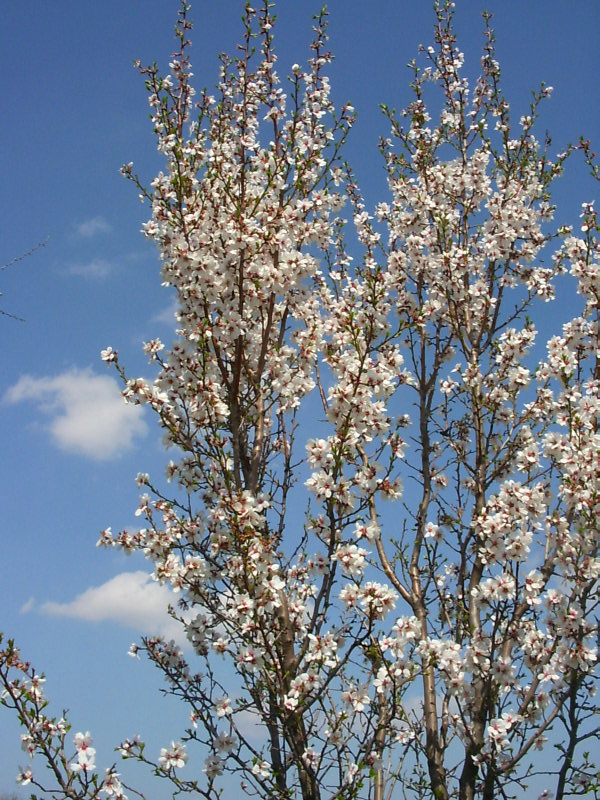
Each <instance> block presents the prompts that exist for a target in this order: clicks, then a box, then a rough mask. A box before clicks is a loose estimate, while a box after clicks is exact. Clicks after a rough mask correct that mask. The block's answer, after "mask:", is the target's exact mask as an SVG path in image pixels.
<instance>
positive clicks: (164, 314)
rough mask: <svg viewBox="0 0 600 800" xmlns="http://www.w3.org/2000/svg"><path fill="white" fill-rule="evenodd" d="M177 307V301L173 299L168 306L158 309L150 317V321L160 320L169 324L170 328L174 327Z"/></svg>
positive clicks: (164, 323)
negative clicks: (156, 312)
mask: <svg viewBox="0 0 600 800" xmlns="http://www.w3.org/2000/svg"><path fill="white" fill-rule="evenodd" d="M178 309H179V303H178V302H177V300H176V299H174V300H173V301H172V302H171V303H169V305H168V306H166V307H165V308H163V310H162V311H159V312H158V314H155V315H154V316H153V317H152V320H151V321H152V322H160V323H161V324H163V325H169V326H170V327H171V328H174V327H175V314H176V313H177V311H178Z"/></svg>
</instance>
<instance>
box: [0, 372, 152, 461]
mask: <svg viewBox="0 0 600 800" xmlns="http://www.w3.org/2000/svg"><path fill="white" fill-rule="evenodd" d="M26 400H30V401H32V402H34V403H35V404H36V405H37V406H38V408H39V409H40V411H42V413H44V414H46V415H47V416H49V417H50V421H49V423H48V425H47V429H48V431H49V433H50V436H51V437H52V440H53V442H54V444H56V445H57V446H58V447H59V448H60V449H61V450H65V451H66V452H69V453H76V454H77V455H82V456H87V457H88V458H93V459H96V460H99V461H102V460H106V459H110V458H114V457H115V456H118V455H120V454H122V453H123V452H125V451H126V450H129V449H131V447H132V446H133V444H134V441H135V439H136V438H137V437H141V436H144V435H145V434H146V432H147V429H148V428H147V425H146V423H145V421H144V418H143V411H142V409H141V408H140V407H139V406H132V405H127V404H126V403H125V401H124V400H123V398H122V397H121V393H120V391H119V385H118V383H117V381H116V380H115V379H114V378H112V377H110V376H109V375H96V374H95V373H94V372H93V371H92V370H91V369H89V368H88V369H83V370H78V369H73V370H70V371H67V372H63V373H61V374H59V375H55V376H54V377H45V378H36V377H34V376H32V375H23V376H22V377H21V378H20V379H19V380H18V382H17V383H16V384H15V385H14V386H11V388H10V389H8V391H7V392H6V394H5V395H4V401H5V402H8V403H20V402H23V401H26Z"/></svg>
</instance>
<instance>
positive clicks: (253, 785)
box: [0, 0, 600, 800]
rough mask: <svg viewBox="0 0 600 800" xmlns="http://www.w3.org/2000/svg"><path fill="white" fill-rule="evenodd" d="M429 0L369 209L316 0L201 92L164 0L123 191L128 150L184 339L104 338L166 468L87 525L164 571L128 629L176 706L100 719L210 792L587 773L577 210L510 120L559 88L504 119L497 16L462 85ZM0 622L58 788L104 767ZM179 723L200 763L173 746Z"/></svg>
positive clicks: (253, 31) (529, 123) (594, 307)
mask: <svg viewBox="0 0 600 800" xmlns="http://www.w3.org/2000/svg"><path fill="white" fill-rule="evenodd" d="M452 8H453V5H452V3H449V2H441V1H440V2H438V3H437V4H436V7H435V15H436V28H435V45H434V46H432V47H430V48H428V49H426V50H423V52H422V53H421V58H422V60H423V61H424V65H418V64H417V63H416V62H415V63H414V64H413V73H414V74H413V81H412V89H413V93H414V99H413V102H412V103H411V105H410V106H409V107H408V109H406V110H405V111H404V112H402V114H401V115H400V117H396V115H395V114H394V113H393V112H392V111H390V110H388V109H384V110H385V112H386V114H387V117H388V120H389V123H390V124H391V134H390V136H389V138H386V139H384V140H383V141H382V142H381V151H382V154H383V157H384V159H385V165H386V167H387V174H388V184H389V193H390V197H389V199H388V202H384V203H381V204H380V205H378V206H377V208H376V210H375V213H374V215H370V214H369V212H368V210H367V209H366V208H365V204H364V202H363V200H362V198H361V195H360V191H359V189H358V187H357V186H356V184H355V181H354V179H353V177H352V173H351V171H350V169H349V168H348V167H347V165H345V164H344V162H343V161H342V155H341V147H342V145H343V142H344V139H345V138H346V135H347V133H348V131H349V129H350V127H351V125H352V122H353V119H354V112H353V109H352V108H351V107H350V106H345V107H343V108H342V109H341V111H340V112H337V113H336V111H335V110H334V108H333V106H332V103H331V100H330V90H329V83H328V80H327V77H326V74H325V73H326V68H327V65H328V64H329V62H330V60H331V56H330V54H329V52H328V51H327V35H326V14H325V11H323V12H321V14H320V15H319V16H318V17H316V18H315V27H314V30H315V38H314V41H313V43H312V45H311V49H312V53H311V58H310V60H309V62H308V67H307V68H306V69H302V68H301V67H300V66H298V65H294V66H293V67H292V74H291V77H290V83H289V89H288V90H287V93H286V92H284V88H283V85H282V83H281V82H280V78H279V76H278V72H277V59H276V55H275V52H274V49H273V25H274V17H273V15H272V9H271V6H270V4H269V3H268V2H266V0H265V2H264V3H263V4H262V5H261V8H260V9H259V10H255V9H253V8H252V7H251V6H250V5H246V7H245V32H244V38H243V41H242V44H241V46H240V47H239V49H238V51H237V55H236V56H235V57H234V58H227V57H223V58H222V61H221V76H220V82H219V86H218V90H217V92H216V93H215V95H214V96H211V95H208V94H207V93H202V94H201V95H200V96H199V99H198V100H195V99H194V93H193V90H192V88H191V85H190V78H191V74H190V67H189V62H188V58H187V48H188V44H189V42H188V34H189V29H190V27H191V26H190V22H189V20H188V17H187V12H188V8H187V6H186V5H185V4H184V5H183V6H182V11H181V13H180V17H179V23H178V26H177V35H178V38H179V44H180V48H179V51H178V53H177V54H176V55H175V56H174V58H173V61H172V63H171V64H170V69H171V75H170V76H167V77H162V76H161V75H160V73H159V71H158V69H157V67H156V66H152V67H148V68H142V70H141V71H142V73H143V74H144V76H145V78H146V83H147V87H148V91H149V95H150V105H151V107H152V109H153V122H154V129H155V133H156V135H157V139H158V147H159V150H160V151H161V153H163V155H164V157H165V161H166V168H165V171H164V173H161V174H159V175H158V177H157V178H156V179H155V180H154V181H153V182H152V185H151V188H150V189H148V190H147V189H145V188H144V186H143V184H142V183H141V181H140V179H139V178H138V177H137V175H136V174H135V173H134V171H133V167H132V165H131V164H129V165H127V166H126V167H124V168H123V171H124V173H125V175H126V176H127V177H129V178H131V179H132V180H133V181H134V182H135V183H136V184H137V185H138V187H139V189H140V191H141V192H142V195H143V196H144V197H145V198H147V199H148V200H149V201H150V203H151V205H152V218H151V220H150V221H149V222H148V223H147V224H146V226H145V233H146V235H147V236H148V237H149V238H151V239H153V240H154V241H155V242H156V244H157V246H158V249H159V253H160V257H161V261H162V277H163V281H164V282H165V283H167V284H169V285H170V286H172V287H174V289H175V291H176V294H177V301H178V312H177V321H178V330H177V339H176V341H175V344H174V345H173V346H172V348H171V349H170V350H167V349H166V348H165V347H164V345H163V344H162V342H160V341H159V340H158V339H154V340H152V341H150V342H148V343H147V344H146V345H145V350H146V352H147V354H148V355H149V357H150V360H151V361H152V362H153V363H155V364H156V366H157V375H156V378H155V379H154V380H153V381H148V380H145V379H142V378H137V379H131V378H129V377H128V376H127V374H126V372H125V369H124V367H123V366H122V365H121V363H120V361H119V359H118V355H117V353H116V351H114V350H113V349H112V348H107V350H105V351H103V354H102V357H103V359H104V360H105V361H106V362H107V363H109V364H112V365H113V366H115V367H116V369H117V370H118V372H119V374H120V376H121V377H122V379H123V381H124V383H125V388H124V396H125V398H126V399H127V400H128V401H129V402H132V403H144V404H147V405H149V406H150V407H151V408H152V409H153V410H154V412H156V415H157V417H158V419H159V421H160V425H161V426H162V428H163V430H164V440H165V444H166V446H168V447H171V448H172V449H173V452H174V456H173V460H172V461H171V462H169V465H168V467H167V477H168V479H169V481H170V482H171V483H172V485H173V490H172V491H171V492H167V491H164V490H163V489H162V488H161V485H160V482H158V481H154V480H153V479H151V478H150V476H148V475H147V474H145V473H141V474H139V475H138V478H137V480H138V483H139V485H140V486H141V487H143V489H144V491H145V493H144V494H143V495H142V497H141V501H140V505H139V508H138V512H137V513H138V516H140V517H141V518H142V520H143V524H144V527H143V528H142V529H141V530H139V531H137V532H134V533H132V532H131V531H122V532H121V533H118V534H115V535H113V533H112V532H111V530H110V529H107V530H106V531H103V532H102V534H101V538H100V542H99V544H102V545H104V546H117V547H120V548H122V549H124V550H125V551H126V552H131V551H134V550H141V551H142V552H143V553H144V554H145V555H146V556H147V557H148V558H149V559H150V560H151V561H152V562H153V569H154V572H153V576H154V578H155V579H156V580H157V581H160V582H161V583H168V584H170V585H171V586H172V588H173V589H174V590H175V591H176V592H178V593H179V597H180V600H179V603H178V607H177V608H176V609H173V612H172V613H173V616H174V617H175V618H177V619H178V620H179V621H180V622H181V625H182V626H184V628H185V631H186V634H187V638H188V640H189V642H190V645H191V647H192V648H193V656H192V657H190V658H188V657H186V655H185V654H184V653H183V652H182V651H181V650H180V649H179V648H178V647H177V646H176V645H175V644H174V643H172V642H166V641H164V640H162V639H160V638H157V637H149V638H145V639H144V640H143V643H142V645H140V646H136V647H135V648H134V651H133V652H139V651H145V652H146V653H147V655H148V656H149V658H150V659H151V660H152V661H153V662H154V663H155V664H156V666H157V667H158V668H159V669H160V670H161V671H162V672H163V673H164V677H165V680H166V685H167V690H168V692H170V693H171V694H173V695H174V696H177V697H179V698H181V699H183V700H184V701H185V702H186V703H187V704H188V706H189V709H190V727H189V729H188V730H187V731H186V732H185V733H184V734H183V735H182V741H180V742H172V743H171V745H170V746H169V747H165V748H164V749H163V751H162V752H161V756H160V758H159V759H158V762H153V761H152V760H151V759H150V758H149V757H148V756H147V755H146V753H145V750H144V744H143V742H141V741H140V740H137V739H134V740H127V741H126V742H123V743H122V744H121V745H120V748H119V749H120V751H121V754H122V755H123V756H124V757H126V758H134V759H137V760H139V761H142V762H145V763H147V764H149V765H152V766H153V767H154V768H155V770H156V772H157V774H158V775H161V776H163V777H166V778H168V779H170V780H171V781H172V782H173V784H174V791H176V792H183V791H189V792H192V793H196V794H198V795H200V796H201V797H204V798H207V800H208V799H212V798H217V797H219V796H220V787H221V785H222V783H221V775H222V774H223V773H229V774H231V775H233V776H234V777H235V778H237V783H238V784H239V785H240V786H241V791H242V792H243V793H244V794H246V795H248V796H257V797H265V798H266V797H276V798H280V800H284V798H295V797H298V798H302V800H319V799H320V798H323V800H325V798H327V799H328V800H333V799H334V798H340V799H341V798H344V799H346V798H367V797H370V798H374V800H382V799H383V798H384V797H386V798H387V797H389V798H392V797H414V798H425V797H433V798H450V797H459V798H461V800H471V798H476V797H477V798H485V799H486V800H491V798H496V797H506V798H508V797H522V796H523V793H524V792H525V791H526V787H527V785H528V783H529V782H531V781H532V780H534V779H536V780H537V783H539V777H538V778H536V776H539V774H540V773H542V774H544V776H545V778H546V783H547V786H548V788H549V789H550V788H552V790H553V791H554V792H555V793H556V796H557V797H559V798H563V797H566V796H568V795H569V794H573V793H576V794H583V793H585V792H587V791H589V792H596V790H597V786H598V777H597V773H596V772H595V770H596V767H595V766H594V765H593V763H591V761H590V758H589V756H587V755H586V748H587V749H589V750H591V749H592V745H593V742H594V740H595V739H597V734H598V726H597V725H596V724H595V723H594V715H595V714H596V713H597V709H596V707H595V706H594V703H593V692H594V689H595V685H596V679H595V673H594V670H595V665H596V658H597V649H596V638H597V635H598V624H597V613H598V608H597V607H598V578H599V575H600V559H599V558H598V545H599V540H598V524H597V520H598V512H599V505H600V500H599V475H600V435H599V433H598V413H599V410H600V400H599V388H600V367H599V362H598V358H599V354H600V343H599V340H598V339H599V330H598V299H599V293H600V277H599V268H598V243H597V239H596V238H595V237H596V235H597V232H598V224H597V219H596V213H595V210H594V207H593V205H592V204H585V205H584V206H583V212H582V217H581V224H580V228H581V231H580V234H581V235H574V234H573V232H572V230H571V229H570V228H565V227H562V228H558V229H555V228H554V227H553V226H552V219H553V213H554V208H553V206H552V200H551V188H552V183H553V181H554V180H555V178H557V177H558V176H559V175H560V174H561V172H562V170H563V165H564V162H565V160H566V159H567V157H568V155H569V154H570V152H571V150H572V149H574V148H569V150H567V151H566V152H565V153H562V154H560V155H559V156H558V157H556V158H554V160H551V156H550V153H549V142H548V141H545V142H542V143H540V142H538V141H537V139H536V138H535V136H534V133H533V130H534V123H535V120H536V115H537V111H538V106H539V104H540V102H541V101H542V100H543V99H544V98H545V97H546V96H548V95H549V94H550V92H551V89H550V87H545V86H542V87H541V89H540V90H539V91H538V92H536V93H535V94H534V97H533V101H532V103H531V107H530V108H529V109H528V112H527V114H525V115H524V116H522V117H521V118H520V120H519V121H518V123H516V124H515V123H514V122H513V121H512V119H511V110H510V106H509V104H508V102H507V100H506V99H505V97H504V96H503V94H502V90H501V87H500V69H499V66H498V64H497V62H496V60H495V57H494V40H493V34H492V31H491V28H490V24H489V18H486V28H485V35H486V39H485V47H484V54H483V58H482V71H481V76H480V77H479V79H478V80H477V82H476V83H475V85H474V86H473V87H472V88H470V87H469V85H468V82H467V80H466V79H465V78H464V77H463V74H462V66H463V64H462V62H463V56H462V54H461V53H460V51H459V50H458V49H457V47H456V43H455V39H454V36H453V33H452ZM435 88H437V89H438V90H439V92H441V98H442V110H441V113H440V114H439V120H438V121H437V123H436V124H433V123H431V117H430V114H429V112H428V111H427V105H426V98H428V97H429V93H430V92H431V91H432V90H433V89H435ZM438 105H439V102H438ZM581 147H582V148H583V149H584V151H585V153H586V156H587V157H588V159H589V158H591V154H590V153H589V148H588V147H587V145H586V144H585V143H583V144H582V145H581ZM345 214H346V216H348V217H350V218H351V220H352V223H353V225H352V227H353V230H354V231H355V233H356V239H357V242H355V243H354V244H352V245H350V244H349V243H348V242H349V239H350V238H352V236H351V234H349V233H348V231H347V229H348V228H350V227H351V225H350V222H349V220H348V221H347V220H346V217H345V216H344V215H345ZM567 272H569V273H570V274H571V275H572V276H573V279H574V281H573V282H574V284H576V289H577V292H579V295H580V297H581V310H580V314H579V315H578V316H577V317H576V318H575V319H573V320H571V321H570V322H568V323H566V324H565V325H563V326H562V330H561V331H560V332H559V333H558V334H557V335H555V336H553V337H552V338H551V339H550V340H549V341H548V343H547V346H546V348H545V350H544V348H543V347H542V348H540V346H539V345H538V344H537V331H536V328H535V324H534V320H535V319H536V316H537V317H539V316H540V314H543V313H547V309H548V308H549V307H550V306H549V305H547V304H549V303H551V302H552V300H553V299H554V282H555V278H556V277H557V276H558V275H560V274H562V273H567ZM540 358H543V359H544V360H543V361H542V362H541V363H540ZM11 647H12V646H10V647H9V648H8V649H7V650H6V651H4V654H5V657H4V660H3V662H2V664H3V666H2V669H0V678H1V679H2V681H3V683H4V686H5V694H4V702H5V704H7V705H9V706H12V707H13V708H14V709H16V710H17V713H18V714H19V715H20V718H21V721H22V722H23V724H24V726H25V727H26V728H27V733H26V734H25V736H26V737H28V738H26V744H27V748H28V749H30V750H31V752H39V751H41V752H42V753H43V754H44V755H45V757H46V760H47V761H48V763H50V764H51V765H52V766H53V769H54V772H55V775H57V776H60V780H59V783H60V782H61V781H62V783H61V788H62V792H63V794H62V795H60V796H64V797H92V796H93V797H95V796H96V794H97V793H98V792H100V791H103V792H104V793H105V794H108V795H111V794H113V795H115V796H123V786H122V784H121V783H120V780H119V778H118V775H117V773H116V768H115V767H113V768H111V769H110V770H109V772H108V773H107V775H106V777H105V779H104V780H100V779H99V778H97V777H94V778H92V777H91V776H92V774H93V768H94V760H93V753H92V758H91V759H90V755H89V750H90V740H89V737H88V736H87V735H84V734H77V736H76V741H75V748H76V753H77V755H76V761H74V762H70V760H69V758H68V757H66V756H65V755H64V753H65V747H66V745H65V723H64V721H62V720H61V721H59V722H56V720H54V721H50V722H48V721H47V720H46V722H44V720H45V719H46V718H45V717H43V703H42V705H40V703H39V702H38V701H39V698H38V700H36V695H35V693H36V692H37V691H38V689H39V681H38V682H37V688H35V687H34V681H35V679H36V676H35V673H34V672H32V671H31V668H30V667H29V665H26V664H23V662H21V661H20V657H19V656H18V653H16V651H15V650H14V647H12V649H11ZM10 659H12V662H11V661H10ZM9 667H12V669H13V670H15V669H16V670H17V671H20V672H21V675H22V676H24V677H22V678H20V679H13V680H12V682H11V679H10V676H9ZM28 670H29V672H28ZM32 687H33V688H32ZM34 688H35V691H34ZM32 692H33V694H32ZM35 702H38V705H37V706H35ZM32 703H33V704H34V705H33V706H32ZM32 709H33V710H32ZM249 717H251V718H253V719H254V720H255V721H256V722H257V723H258V725H259V726H260V729H261V731H262V737H261V738H256V737H253V736H249V735H248V734H247V720H248V718H249ZM44 726H45V727H44ZM48 726H50V728H48ZM48 731H50V732H48ZM44 736H46V737H47V736H51V737H54V738H53V739H52V742H53V744H52V745H50V744H49V743H48V741H46V740H45V739H44V738H43V737H44ZM61 737H62V738H61ZM588 741H589V745H588V744H587V742H588ZM44 742H45V745H44ZM196 743H198V744H201V745H203V746H204V756H205V762H204V769H203V771H202V772H203V775H200V774H197V775H196V776H195V777H194V778H185V777H182V776H181V773H180V771H179V770H180V769H181V768H182V767H184V766H185V765H186V761H187V758H188V752H187V749H186V745H187V746H188V747H191V745H194V744H196ZM44 746H45V749H44ZM53 748H54V749H53ZM544 748H546V750H547V751H548V752H550V753H553V756H552V758H551V759H548V757H547V756H545V755H541V756H538V755H536V753H537V751H539V750H544ZM92 749H93V748H92ZM198 751H199V752H202V748H198ZM82 753H83V755H82ZM557 753H558V758H557V757H556V755H557ZM61 759H62V760H61ZM549 763H551V764H552V766H550V767H549V766H548V764H549ZM186 769H187V770H190V769H191V764H189V765H188V766H187V767H186ZM21 778H22V782H23V783H27V782H28V781H31V780H33V775H32V773H30V771H23V773H22V775H21ZM75 778H76V779H77V780H76V779H75ZM83 778H85V780H83ZM77 781H79V783H77ZM37 785H40V784H37ZM543 796H549V795H543Z"/></svg>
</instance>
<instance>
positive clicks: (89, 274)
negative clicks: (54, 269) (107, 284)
mask: <svg viewBox="0 0 600 800" xmlns="http://www.w3.org/2000/svg"><path fill="white" fill-rule="evenodd" d="M111 271H112V264H111V263H110V261H107V260H106V259H105V258H93V259H92V260H91V261H85V262H83V263H77V264H71V265H70V266H68V267H67V268H66V269H65V272H66V274H67V275H77V276H79V277H82V278H92V279H94V280H102V279H103V278H106V277H107V276H108V275H109V273H110V272H111Z"/></svg>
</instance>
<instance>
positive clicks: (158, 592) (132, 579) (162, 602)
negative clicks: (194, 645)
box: [26, 570, 187, 645]
mask: <svg viewBox="0 0 600 800" xmlns="http://www.w3.org/2000/svg"><path fill="white" fill-rule="evenodd" d="M176 601H177V595H175V594H174V593H173V592H172V591H171V589H169V588H168V587H167V586H161V585H160V584H158V583H156V581H153V580H152V578H151V577H150V576H149V575H148V573H147V572H144V571H143V570H136V571H135V572H121V573H120V574H119V575H115V577H114V578H111V579H110V580H108V581H106V583H103V584H101V585H100V586H92V587H90V588H89V589H86V590H85V592H82V593H81V594H78V595H77V596H76V597H75V598H74V599H73V600H71V601H70V602H68V603H54V602H46V603H42V604H41V605H40V606H39V608H38V609H37V610H38V611H40V612H41V613H42V614H48V615H50V616H53V617H70V618H71V619H81V620H86V621H88V622H114V623H116V624H117V625H123V626H124V627H126V628H132V629H133V630H135V631H136V632H137V633H138V634H152V635H154V634H158V635H160V636H164V637H165V638H166V639H174V640H175V641H176V642H177V643H178V644H180V645H183V644H185V643H186V642H187V640H186V638H185V633H184V631H183V628H182V626H181V625H180V624H179V623H178V622H176V621H175V620H173V619H172V618H171V617H170V616H169V615H168V613H167V608H168V606H169V604H171V605H175V604H176ZM26 605H28V604H26ZM32 606H33V604H32ZM32 606H29V607H28V608H27V609H26V610H27V611H30V610H32Z"/></svg>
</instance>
